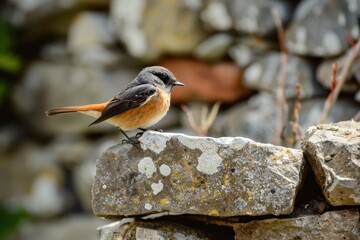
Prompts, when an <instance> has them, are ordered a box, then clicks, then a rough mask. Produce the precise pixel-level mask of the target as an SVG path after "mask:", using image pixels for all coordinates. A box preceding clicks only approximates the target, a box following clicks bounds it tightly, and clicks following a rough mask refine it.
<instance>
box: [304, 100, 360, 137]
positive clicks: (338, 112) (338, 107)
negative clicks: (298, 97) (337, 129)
mask: <svg viewBox="0 0 360 240" xmlns="http://www.w3.org/2000/svg"><path fill="white" fill-rule="evenodd" d="M325 101H326V99H325V98H315V99H309V100H305V101H303V102H302V103H301V110H300V116H299V121H300V125H301V126H302V129H304V131H305V130H306V129H307V128H309V127H311V126H314V125H315V124H317V122H318V121H319V119H320V116H321V114H322V111H323V108H324V104H325ZM358 111H359V104H358V103H356V102H355V101H352V100H351V99H349V98H339V99H338V100H337V101H336V103H335V104H334V106H333V108H332V110H331V111H330V113H329V116H328V118H327V120H328V121H329V122H339V121H344V120H349V119H352V118H353V117H354V116H355V115H356V113H357V112H358Z"/></svg>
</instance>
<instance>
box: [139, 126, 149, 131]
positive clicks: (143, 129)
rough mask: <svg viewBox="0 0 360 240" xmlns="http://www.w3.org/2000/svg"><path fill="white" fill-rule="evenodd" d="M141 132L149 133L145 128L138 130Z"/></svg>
mask: <svg viewBox="0 0 360 240" xmlns="http://www.w3.org/2000/svg"><path fill="white" fill-rule="evenodd" d="M138 129H139V130H141V131H142V132H146V131H147V129H145V128H141V127H140V128H138Z"/></svg>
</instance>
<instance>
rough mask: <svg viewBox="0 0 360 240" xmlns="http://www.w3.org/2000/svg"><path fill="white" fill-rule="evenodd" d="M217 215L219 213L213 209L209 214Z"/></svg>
mask: <svg viewBox="0 0 360 240" xmlns="http://www.w3.org/2000/svg"><path fill="white" fill-rule="evenodd" d="M218 215H219V212H218V210H216V209H213V210H211V211H210V212H209V216H218Z"/></svg>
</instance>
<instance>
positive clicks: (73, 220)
mask: <svg viewBox="0 0 360 240" xmlns="http://www.w3.org/2000/svg"><path fill="white" fill-rule="evenodd" d="M107 223H109V221H108V220H104V219H99V218H96V217H94V216H89V215H84V214H83V215H81V214H78V215H67V216H65V217H63V218H62V219H52V220H48V221H46V222H40V221H33V222H27V223H25V224H22V225H21V226H20V227H19V229H18V230H17V232H16V233H15V234H13V235H12V236H11V237H9V238H6V239H8V240H49V239H52V240H69V239H77V240H98V237H97V236H96V228H97V227H99V226H101V225H104V224H107Z"/></svg>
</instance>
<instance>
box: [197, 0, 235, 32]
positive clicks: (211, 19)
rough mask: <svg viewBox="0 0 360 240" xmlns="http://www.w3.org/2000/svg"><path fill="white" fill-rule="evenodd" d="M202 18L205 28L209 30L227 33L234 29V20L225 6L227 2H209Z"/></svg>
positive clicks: (219, 0) (214, 0)
mask: <svg viewBox="0 0 360 240" xmlns="http://www.w3.org/2000/svg"><path fill="white" fill-rule="evenodd" d="M194 2H195V1H194ZM200 16H201V20H202V21H203V22H204V24H205V27H206V28H208V29H211V30H217V31H226V30H230V28H231V27H232V19H231V16H230V15H229V11H228V10H227V7H226V5H225V1H222V0H212V1H208V3H207V4H206V6H205V7H204V9H203V10H202V12H201V15H200Z"/></svg>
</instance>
